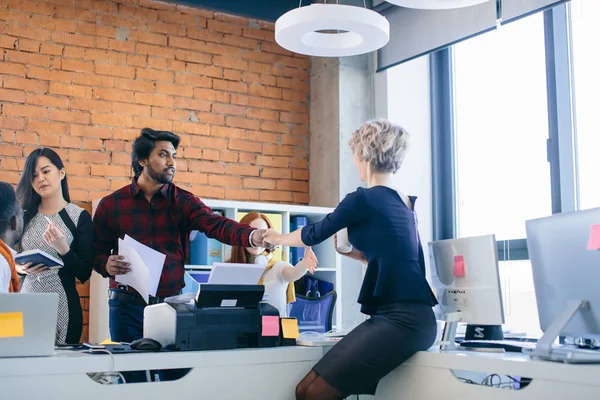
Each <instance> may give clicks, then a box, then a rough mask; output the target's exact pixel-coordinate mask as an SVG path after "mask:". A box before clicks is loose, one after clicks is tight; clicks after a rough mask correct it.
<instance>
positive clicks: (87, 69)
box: [61, 59, 94, 74]
mask: <svg viewBox="0 0 600 400" xmlns="http://www.w3.org/2000/svg"><path fill="white" fill-rule="evenodd" d="M61 69H63V70H65V71H73V72H84V73H86V74H93V73H94V63H93V62H91V61H76V60H68V59H63V60H62V63H61Z"/></svg>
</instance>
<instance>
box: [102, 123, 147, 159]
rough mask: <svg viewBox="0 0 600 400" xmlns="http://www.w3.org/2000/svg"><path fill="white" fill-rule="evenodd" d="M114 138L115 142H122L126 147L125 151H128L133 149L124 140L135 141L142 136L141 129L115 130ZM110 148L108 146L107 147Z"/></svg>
mask: <svg viewBox="0 0 600 400" xmlns="http://www.w3.org/2000/svg"><path fill="white" fill-rule="evenodd" d="M128 118H129V117H128ZM112 131H113V134H112V137H113V139H115V140H119V141H121V143H122V144H123V146H125V147H124V148H125V151H128V150H129V148H131V144H130V143H123V142H122V141H123V140H135V139H136V138H137V137H138V136H139V135H140V130H139V129H121V128H113V130H112ZM107 148H108V146H107Z"/></svg>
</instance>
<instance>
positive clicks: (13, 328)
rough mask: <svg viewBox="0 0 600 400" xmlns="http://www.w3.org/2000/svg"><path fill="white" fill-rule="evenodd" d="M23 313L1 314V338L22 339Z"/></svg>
mask: <svg viewBox="0 0 600 400" xmlns="http://www.w3.org/2000/svg"><path fill="white" fill-rule="evenodd" d="M23 335H24V333H23V313H22V312H11V313H0V338H10V337H22V336H23Z"/></svg>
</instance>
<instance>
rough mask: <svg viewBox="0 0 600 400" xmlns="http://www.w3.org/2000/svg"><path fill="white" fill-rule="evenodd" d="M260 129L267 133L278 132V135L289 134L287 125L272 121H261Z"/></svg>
mask: <svg viewBox="0 0 600 400" xmlns="http://www.w3.org/2000/svg"><path fill="white" fill-rule="evenodd" d="M260 129H262V130H263V131H267V132H279V133H285V134H288V133H290V131H291V129H290V127H289V126H288V124H283V123H281V122H273V121H263V123H262V124H261V126H260Z"/></svg>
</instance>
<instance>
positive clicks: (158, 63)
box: [138, 57, 167, 72]
mask: <svg viewBox="0 0 600 400" xmlns="http://www.w3.org/2000/svg"><path fill="white" fill-rule="evenodd" d="M148 67H150V68H152V69H159V70H165V69H167V60H166V59H165V58H159V57H148ZM138 72H139V71H138Z"/></svg>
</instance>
